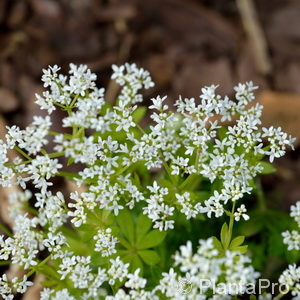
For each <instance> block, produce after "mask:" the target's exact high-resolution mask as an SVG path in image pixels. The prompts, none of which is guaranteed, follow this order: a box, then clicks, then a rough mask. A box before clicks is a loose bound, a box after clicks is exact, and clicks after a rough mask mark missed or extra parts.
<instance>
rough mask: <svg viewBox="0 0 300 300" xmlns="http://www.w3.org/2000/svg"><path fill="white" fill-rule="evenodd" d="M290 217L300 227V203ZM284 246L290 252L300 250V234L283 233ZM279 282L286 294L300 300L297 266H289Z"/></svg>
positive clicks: (299, 271)
mask: <svg viewBox="0 0 300 300" xmlns="http://www.w3.org/2000/svg"><path fill="white" fill-rule="evenodd" d="M290 216H291V217H292V218H293V219H294V220H295V221H296V223H297V225H298V227H300V201H298V202H297V203H296V204H295V205H292V206H291V212H290ZM282 236H283V242H284V244H286V245H288V250H297V251H299V250H300V233H299V231H297V230H292V231H288V230H287V231H285V232H283V233H282ZM278 282H279V283H280V284H282V285H284V286H285V293H288V292H289V291H290V292H291V294H292V296H293V298H292V299H300V267H297V266H296V265H295V264H293V265H291V264H290V265H289V266H288V268H287V269H286V270H284V271H283V272H282V274H281V275H280V277H279V279H278Z"/></svg>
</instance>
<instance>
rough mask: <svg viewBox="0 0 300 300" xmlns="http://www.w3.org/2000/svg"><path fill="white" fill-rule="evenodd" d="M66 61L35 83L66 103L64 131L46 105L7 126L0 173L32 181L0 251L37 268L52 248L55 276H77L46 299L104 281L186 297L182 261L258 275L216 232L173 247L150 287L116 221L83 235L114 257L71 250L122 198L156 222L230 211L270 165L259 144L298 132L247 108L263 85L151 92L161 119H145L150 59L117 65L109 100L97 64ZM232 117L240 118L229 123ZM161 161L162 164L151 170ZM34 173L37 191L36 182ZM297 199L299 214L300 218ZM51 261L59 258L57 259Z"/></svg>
mask: <svg viewBox="0 0 300 300" xmlns="http://www.w3.org/2000/svg"><path fill="white" fill-rule="evenodd" d="M59 71H60V68H59V67H58V66H54V67H49V69H47V70H43V73H44V74H43V76H42V81H43V82H44V87H46V88H48V91H45V92H44V93H43V95H42V96H39V95H37V96H36V97H37V100H36V102H37V104H38V105H39V106H40V107H41V109H44V110H46V111H47V112H48V114H49V115H50V114H51V113H52V112H53V111H54V110H55V109H56V108H57V107H59V108H61V109H62V110H63V111H65V112H66V116H65V117H64V118H63V120H62V126H63V127H66V132H68V133H58V132H53V131H52V130H51V126H52V122H51V119H50V116H46V117H45V118H42V117H34V119H33V122H32V124H31V125H29V126H28V127H27V128H26V129H23V130H21V129H20V128H18V127H17V126H12V127H9V128H8V133H7V135H6V141H0V185H1V186H5V187H6V186H12V185H19V186H20V187H21V188H22V189H23V190H24V191H25V194H19V195H17V196H14V197H12V198H11V200H10V201H11V202H10V203H11V204H12V205H13V207H12V208H11V211H10V214H11V216H12V217H13V218H14V220H15V226H14V228H13V232H14V235H13V236H12V237H7V238H5V237H4V236H1V237H0V245H1V248H0V259H1V260H8V259H11V260H12V263H13V264H19V265H21V266H22V267H23V268H25V269H29V270H30V271H29V272H33V271H35V267H36V266H37V265H38V264H40V263H42V262H40V261H39V258H40V257H44V255H45V253H48V254H49V256H48V257H46V260H47V259H50V260H52V261H54V262H55V263H56V265H59V270H58V273H59V277H60V278H61V280H65V279H66V280H68V282H69V281H70V282H71V285H72V287H71V288H70V289H69V290H68V289H61V290H59V291H54V290H49V289H45V290H44V291H43V292H42V294H41V299H77V298H76V296H74V295H73V292H74V289H75V290H76V289H77V290H80V292H82V293H81V294H80V295H81V296H82V299H89V298H92V299H97V297H99V295H100V293H103V295H106V294H107V293H109V294H108V295H107V299H109V300H110V299H120V300H121V299H154V300H156V299H159V298H160V295H161V293H164V294H165V295H166V297H175V298H172V299H183V298H182V295H181V296H180V295H179V294H178V293H177V294H176V291H175V289H174V286H173V283H175V282H176V283H178V280H179V279H180V278H181V275H179V274H177V273H176V272H175V271H174V268H176V267H177V266H179V268H180V270H181V272H183V273H185V276H188V277H189V278H190V279H191V280H192V282H193V285H194V283H196V282H195V281H196V279H197V278H198V279H199V278H201V277H205V278H214V279H215V280H216V281H218V280H219V278H220V276H223V277H224V278H225V280H226V281H227V282H230V280H235V281H238V282H241V283H243V284H244V283H246V282H249V281H251V282H252V281H253V280H255V278H256V277H257V274H256V273H255V272H254V270H253V269H252V268H251V267H248V266H246V265H248V263H249V261H248V260H247V258H246V257H245V256H241V255H240V256H239V255H238V254H237V253H232V252H226V256H225V257H223V258H220V257H218V253H217V250H216V249H214V248H213V245H212V241H211V240H207V241H201V242H200V247H199V250H198V251H197V253H196V254H192V251H191V244H190V243H188V244H187V246H183V247H182V248H181V253H180V254H179V253H177V254H176V255H175V266H174V268H173V269H172V268H171V269H170V271H169V272H168V273H165V274H164V275H163V279H162V280H161V281H160V283H159V285H158V286H157V287H156V288H154V289H153V290H152V291H148V290H147V288H146V279H143V278H141V277H140V276H139V274H140V273H139V271H135V272H134V273H133V274H131V273H130V272H129V271H128V264H125V263H124V262H122V260H121V259H120V258H119V257H118V253H116V252H118V250H117V247H116V243H117V241H118V238H117V237H115V236H113V235H112V232H111V231H110V228H109V226H108V225H107V226H106V225H105V226H102V225H103V224H98V225H99V226H98V227H97V226H96V227H95V228H96V230H97V229H99V228H101V230H99V231H97V232H96V233H94V235H93V236H92V237H91V238H90V240H92V241H95V242H93V243H91V245H87V248H89V247H91V248H89V250H91V252H93V254H95V253H94V252H96V254H97V256H101V259H103V260H105V259H107V266H106V268H105V267H103V268H102V267H101V268H98V269H97V268H95V265H93V255H92V254H91V253H90V252H84V253H85V254H86V256H85V255H83V254H82V253H81V252H80V251H78V252H80V254H79V253H77V252H76V251H73V250H74V249H71V248H72V247H69V245H68V241H70V239H69V238H70V237H69V236H68V234H70V231H71V232H72V231H74V232H75V233H78V232H79V231H80V230H81V229H82V226H85V225H90V224H87V223H88V221H89V218H90V216H91V215H92V216H93V217H94V218H96V220H97V221H99V214H97V213H98V212H103V211H105V212H108V214H111V215H112V216H118V214H119V211H120V210H122V209H125V208H126V207H128V208H129V209H131V210H133V209H135V210H136V211H138V212H139V213H140V212H141V211H142V212H143V213H144V214H145V215H147V216H148V218H149V219H150V220H151V221H152V222H153V227H154V228H157V229H159V230H160V231H162V230H165V231H166V230H169V229H173V228H174V226H175V216H176V214H177V213H178V212H180V213H182V214H184V215H185V217H186V218H187V219H191V218H196V217H197V215H198V214H200V213H205V214H207V216H208V217H212V216H213V215H215V216H216V217H220V216H222V215H223V214H224V212H226V210H227V208H228V206H232V205H233V203H235V202H236V201H238V200H241V199H242V198H243V195H244V194H245V193H250V192H251V190H252V189H253V185H252V180H253V178H254V177H255V176H256V175H257V174H259V173H260V172H261V171H262V169H263V167H262V165H261V164H260V160H261V158H262V156H267V157H269V160H270V161H273V159H274V158H277V157H280V156H282V155H284V154H285V151H286V149H287V147H288V146H290V147H292V143H293V139H292V138H291V137H288V136H287V134H285V133H283V132H282V131H281V129H280V128H277V129H276V128H273V127H271V128H262V129H261V128H260V125H261V122H260V116H261V110H262V107H261V106H259V105H256V106H254V107H252V108H248V107H249V103H250V102H251V101H252V100H253V99H254V94H253V92H254V90H255V89H256V87H254V86H253V84H252V83H251V82H250V83H246V84H239V85H238V86H237V87H235V98H236V101H234V100H230V99H229V98H228V97H224V98H222V97H221V96H219V95H217V94H216V88H217V86H214V85H212V86H210V87H205V88H203V89H202V94H201V95H200V97H199V100H195V99H194V98H191V99H182V98H181V97H180V98H179V99H178V100H177V101H176V104H175V110H169V107H168V105H167V104H166V97H160V96H158V97H156V98H153V99H151V101H152V105H150V107H149V109H150V110H151V114H150V118H151V119H152V121H153V122H152V124H151V125H150V126H149V128H147V129H145V130H144V129H143V128H141V126H140V125H139V124H138V122H137V121H135V120H136V114H138V113H140V111H139V110H138V109H139V108H138V104H139V103H141V102H143V96H142V94H141V93H140V90H141V89H148V88H151V87H152V86H153V85H154V84H153V82H152V80H151V77H150V75H149V73H148V71H145V70H144V69H139V68H137V66H136V65H135V64H125V65H124V66H120V67H118V66H113V75H112V79H114V80H116V82H117V83H118V84H119V85H120V86H121V89H120V92H119V95H118V97H117V99H116V103H115V104H114V105H110V104H109V103H106V102H105V100H104V94H105V91H104V89H103V88H100V89H99V88H97V87H96V83H95V80H96V75H95V74H93V73H92V72H91V71H90V70H89V69H88V68H87V66H84V65H80V66H75V65H73V64H71V65H70V70H69V74H68V75H67V76H65V75H62V74H60V73H59ZM227 120H231V121H232V120H235V121H234V122H233V125H231V126H227V125H226V124H225V123H224V122H225V121H227ZM48 135H51V136H54V138H53V139H52V140H53V143H54V146H53V150H54V152H53V153H48V151H49V150H47V151H46V149H45V148H44V146H45V145H46V144H47V143H48V140H50V138H48ZM52 140H51V141H52ZM49 148H50V147H49ZM49 148H47V149H49ZM9 149H15V150H16V151H17V152H18V153H19V154H20V157H17V158H15V159H9V157H8V151H9ZM21 156H22V158H21ZM60 157H64V158H67V159H68V163H67V164H68V165H69V164H72V163H79V165H80V166H82V170H81V171H80V172H79V173H78V174H72V173H68V172H66V170H65V167H66V164H65V163H63V162H64V160H60ZM141 165H142V166H145V168H144V169H143V171H145V172H146V173H147V172H148V173H147V174H146V176H145V178H142V177H143V176H144V175H140V172H139V171H140V166H141ZM159 171H161V174H160V176H157V177H156V178H155V179H154V180H153V181H151V178H154V177H155V176H154V174H155V173H157V172H159ZM141 173H142V172H141ZM56 176H65V177H68V176H70V177H72V178H73V179H74V181H75V182H76V183H77V185H78V186H79V187H81V188H83V189H84V192H82V193H81V194H80V193H78V192H77V191H75V192H73V193H71V194H69V195H68V194H65V195H63V194H62V193H61V192H56V191H55V189H54V187H53V179H54V178H55V177H56ZM147 176H148V177H147ZM146 177H147V178H146ZM200 182H202V183H204V184H203V186H209V188H207V190H205V191H203V192H204V193H205V195H206V196H205V199H202V198H201V197H199V194H197V191H195V189H196V188H195V186H197V187H199V183H200ZM30 184H31V185H32V186H33V187H34V188H33V189H32V193H30V192H28V187H27V185H30ZM190 186H192V187H193V188H191V189H190ZM31 198H32V199H31ZM29 199H31V200H33V201H30V202H29V201H28V200H29ZM31 202H33V203H34V208H33V207H30V203H31ZM26 210H27V211H28V210H29V211H30V214H29V213H27V214H26ZM177 210H178V211H177ZM298 210H299V208H297V209H295V212H294V214H295V215H294V217H295V218H296V219H297V220H298V221H299V219H300V217H299V213H298V212H297V211H298ZM233 213H234V218H235V220H236V221H238V220H240V219H241V218H243V219H244V220H247V219H248V218H249V217H248V215H247V214H246V206H245V205H244V204H241V205H240V207H239V208H237V210H236V211H234V212H233ZM97 221H96V222H97ZM70 225H71V226H72V230H71V229H70V228H69V227H70ZM77 230H78V231H77ZM81 250H82V249H81ZM85 250H87V249H85ZM82 251H83V250H82ZM41 252H42V253H41ZM98 252H100V254H99V253H98ZM87 253H88V254H87ZM45 263H47V262H45ZM47 266H48V267H49V268H51V264H49V265H47ZM97 267H98V266H97ZM96 269H97V270H96ZM52 271H53V270H52ZM56 271H57V270H56ZM246 274H247V276H246ZM24 278H25V277H24ZM20 282H21V283H20ZM26 282H27V279H26V278H25V279H24V280H22V279H21V281H19V280H18V279H16V280H15V279H14V280H13V281H11V282H8V281H7V278H6V277H5V276H4V277H2V279H0V291H1V294H2V296H3V297H4V298H5V297H6V298H7V299H11V293H12V292H15V291H19V290H22V291H23V290H25V288H26V286H27V285H29V284H30V283H28V282H27V283H26ZM104 283H105V284H106V285H105V284H104ZM119 284H124V286H125V287H126V289H121V288H120V289H119V290H118V291H117V292H116V293H115V295H114V296H111V295H110V294H111V293H110V292H109V288H107V286H108V285H112V286H117V287H118V286H119ZM103 285H104V286H103ZM19 286H22V287H19ZM101 288H103V291H102V290H101ZM100 290H101V292H100ZM198 292H199V290H198V287H197V286H196V285H195V287H194V288H193V292H192V294H191V295H192V296H189V297H190V298H187V299H195V297H196V296H195V295H197V294H195V293H198ZM9 297H10V298H9ZM176 297H177V298H176ZM193 297H194V298H193ZM201 299H202V298H201ZM203 299H205V298H203Z"/></svg>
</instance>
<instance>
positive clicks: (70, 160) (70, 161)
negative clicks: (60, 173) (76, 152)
mask: <svg viewBox="0 0 300 300" xmlns="http://www.w3.org/2000/svg"><path fill="white" fill-rule="evenodd" d="M74 161H75V159H74V158H73V157H69V159H68V162H67V166H70V165H71V164H73V163H74Z"/></svg>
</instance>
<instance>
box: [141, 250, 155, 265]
mask: <svg viewBox="0 0 300 300" xmlns="http://www.w3.org/2000/svg"><path fill="white" fill-rule="evenodd" d="M138 254H139V256H140V257H141V258H142V260H143V261H144V262H145V263H146V264H147V265H150V266H154V265H156V264H157V263H159V261H160V257H159V255H158V254H157V253H156V252H155V251H153V250H142V251H139V252H138Z"/></svg>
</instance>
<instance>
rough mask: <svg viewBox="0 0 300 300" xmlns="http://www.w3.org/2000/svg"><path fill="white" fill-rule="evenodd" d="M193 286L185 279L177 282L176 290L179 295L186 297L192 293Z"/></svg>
mask: <svg viewBox="0 0 300 300" xmlns="http://www.w3.org/2000/svg"><path fill="white" fill-rule="evenodd" d="M192 288H193V284H192V283H191V282H190V281H189V280H188V279H186V278H182V279H180V280H179V281H178V285H177V290H178V292H179V293H180V294H181V295H187V294H189V293H190V292H191V291H192Z"/></svg>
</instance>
